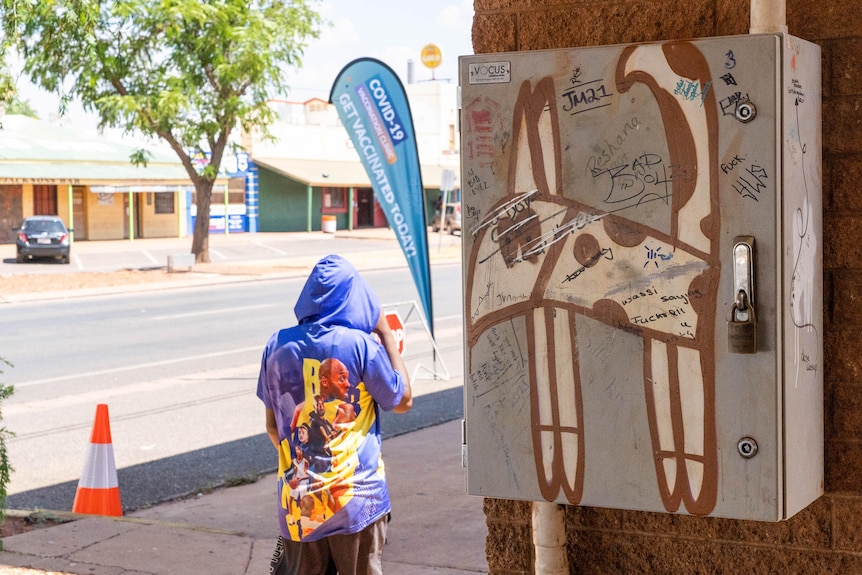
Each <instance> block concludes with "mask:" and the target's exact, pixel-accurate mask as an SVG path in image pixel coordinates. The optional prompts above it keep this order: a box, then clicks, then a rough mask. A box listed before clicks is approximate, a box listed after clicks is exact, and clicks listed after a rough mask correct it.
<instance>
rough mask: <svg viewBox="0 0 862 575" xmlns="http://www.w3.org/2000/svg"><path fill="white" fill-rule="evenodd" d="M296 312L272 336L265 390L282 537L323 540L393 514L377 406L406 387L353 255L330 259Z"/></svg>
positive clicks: (263, 373)
mask: <svg viewBox="0 0 862 575" xmlns="http://www.w3.org/2000/svg"><path fill="white" fill-rule="evenodd" d="M294 311H295V312H296V316H297V319H299V321H300V324H299V325H298V326H296V327H292V328H288V329H283V330H280V331H278V332H276V333H275V334H274V335H273V336H272V337H271V338H270V340H269V342H268V343H267V346H266V348H265V350H264V353H263V358H262V360H261V370H260V376H259V378H258V388H257V395H258V397H260V398H261V400H262V401H263V403H264V405H265V406H266V407H267V408H269V409H272V410H273V413H274V414H275V419H276V423H277V425H278V432H279V450H278V451H279V464H278V493H279V501H278V503H279V528H280V531H281V534H282V536H283V537H285V538H287V539H291V540H293V541H314V540H317V539H320V538H322V537H327V536H329V535H335V534H346V533H355V532H357V531H360V530H362V529H364V528H365V527H367V526H368V525H370V524H371V523H373V522H375V521H376V520H378V519H379V518H380V517H382V516H383V515H385V514H386V513H388V512H389V509H390V505H389V493H388V490H387V487H386V478H385V475H384V469H383V460H382V458H381V455H380V443H381V440H380V427H379V421H378V413H377V410H378V407H380V408H382V409H386V410H389V409H392V408H393V407H395V406H396V405H397V404H398V402H399V401H400V400H401V396H402V395H403V393H404V384H403V381H402V379H401V376H400V374H398V373H397V372H396V371H394V370H393V369H392V365H391V363H390V362H389V357H388V356H387V354H386V351H385V350H384V349H383V347H382V346H381V345H380V343H379V342H378V341H377V340H376V339H375V338H374V337H373V336H372V335H370V333H371V331H372V330H373V328H374V326H375V324H376V321H377V318H379V316H380V304H379V302H378V301H377V298H376V296H374V294H373V292H371V290H370V289H369V288H368V286H367V284H365V282H364V280H362V278H361V277H359V275H358V274H357V273H356V271H355V270H354V269H353V267H352V266H350V264H349V263H347V262H346V260H343V259H342V258H340V257H338V256H329V257H328V258H324V259H323V260H321V262H319V263H318V265H317V266H316V267H315V270H314V271H313V272H312V274H311V276H310V277H309V280H308V282H306V286H305V288H304V289H303V292H302V294H301V295H300V297H299V300H298V302H297V304H296V307H295V310H294Z"/></svg>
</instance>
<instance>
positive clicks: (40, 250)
mask: <svg viewBox="0 0 862 575" xmlns="http://www.w3.org/2000/svg"><path fill="white" fill-rule="evenodd" d="M12 229H13V230H15V231H16V232H18V235H17V237H16V238H15V246H16V247H17V248H18V252H17V255H16V258H15V260H16V261H17V262H18V263H19V264H20V263H23V262H25V261H27V260H31V259H34V258H59V260H60V261H61V262H63V263H64V264H67V263H69V252H70V251H71V242H70V238H69V232H71V230H67V229H66V225H65V224H64V223H63V220H61V219H60V218H58V217H57V216H31V217H29V218H25V219H24V223H22V224H21V227H20V228H12Z"/></svg>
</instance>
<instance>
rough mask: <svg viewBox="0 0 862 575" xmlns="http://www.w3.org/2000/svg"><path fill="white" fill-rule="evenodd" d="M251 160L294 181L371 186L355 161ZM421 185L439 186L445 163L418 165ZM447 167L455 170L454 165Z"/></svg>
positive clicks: (338, 185)
mask: <svg viewBox="0 0 862 575" xmlns="http://www.w3.org/2000/svg"><path fill="white" fill-rule="evenodd" d="M254 163H255V164H257V165H258V166H262V167H264V168H267V169H269V170H272V171H273V172H276V173H278V174H281V175H282V176H286V177H288V178H290V179H292V180H295V181H297V182H301V183H303V184H306V185H309V186H313V187H334V188H370V187H371V180H369V179H368V175H367V174H366V173H365V167H364V166H363V165H362V163H361V162H360V161H359V160H357V161H355V162H336V161H330V160H295V159H287V158H258V157H255V158H254ZM420 169H421V170H422V186H423V187H424V188H426V189H437V190H439V189H440V182H441V180H442V174H443V170H444V169H445V167H443V166H426V165H421V166H420ZM449 169H453V170H455V172H456V173H457V172H458V168H457V167H450V168H449Z"/></svg>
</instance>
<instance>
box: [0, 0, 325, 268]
mask: <svg viewBox="0 0 862 575" xmlns="http://www.w3.org/2000/svg"><path fill="white" fill-rule="evenodd" d="M314 2H315V0H269V1H266V0H0V5H2V13H0V17H2V19H3V24H2V25H3V26H4V32H5V37H6V39H7V41H11V43H12V45H13V46H14V48H15V49H16V50H17V51H18V53H19V54H20V56H21V57H22V59H23V62H24V73H25V74H27V75H28V76H29V78H30V79H31V81H33V82H34V83H35V84H37V85H39V86H41V87H42V88H44V89H46V90H48V91H49V92H54V93H56V94H58V95H59V96H60V97H61V102H63V103H64V104H65V103H68V102H70V101H72V100H73V99H74V100H78V101H80V102H81V104H82V105H83V107H84V109H85V110H88V111H94V112H96V114H97V115H98V117H99V127H100V128H105V127H111V128H120V129H123V130H124V131H125V132H126V133H142V134H144V135H146V136H150V137H156V138H161V139H162V140H164V141H165V142H167V143H168V144H169V145H170V147H171V148H172V149H173V150H174V152H176V154H177V156H178V157H179V159H180V161H181V162H182V164H183V166H184V167H185V169H186V172H187V173H188V175H189V178H190V179H191V181H192V183H193V184H194V187H195V202H196V204H197V217H196V221H195V229H194V237H193V240H192V250H191V251H192V253H194V254H195V259H196V261H198V262H208V261H209V221H210V204H211V200H212V190H213V185H214V183H215V181H216V179H217V176H218V172H219V169H220V167H221V163H222V159H223V157H224V154H225V152H226V151H227V152H228V153H229V152H230V151H232V148H231V147H232V146H234V145H235V144H234V143H233V141H234V140H233V139H232V138H231V134H232V133H233V132H234V130H236V129H237V128H239V127H241V128H242V129H243V130H245V131H247V132H251V131H253V130H255V129H258V130H261V131H262V132H263V133H266V127H267V125H268V124H269V123H270V122H271V121H272V120H273V112H272V111H271V109H270V108H269V107H268V106H267V104H266V102H267V100H268V99H269V98H270V97H272V96H275V95H285V94H286V93H287V87H286V86H285V82H284V73H285V72H286V70H287V69H288V68H290V67H300V66H301V65H302V60H301V58H302V56H303V54H304V50H305V48H306V46H307V42H308V41H309V39H313V38H317V37H319V34H320V27H321V26H322V25H323V20H322V19H321V17H320V15H319V14H318V13H317V12H316V11H315V10H314V9H313V6H312V4H313V3H314ZM201 153H203V154H206V156H208V158H209V163H208V165H206V166H205V167H202V168H201V167H197V166H196V164H195V163H194V162H193V158H194V157H196V156H199V155H200V154H201ZM148 158H149V154H148V152H146V151H145V150H143V149H138V150H136V152H135V153H134V154H133V155H132V158H131V161H132V163H134V164H136V165H146V162H147V160H148Z"/></svg>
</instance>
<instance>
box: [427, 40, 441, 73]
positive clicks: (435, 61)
mask: <svg viewBox="0 0 862 575" xmlns="http://www.w3.org/2000/svg"><path fill="white" fill-rule="evenodd" d="M442 61H443V52H441V51H440V48H439V47H438V46H437V44H426V45H425V47H424V48H422V63H423V64H425V67H426V68H431V69H434V68H436V67H437V66H439V65H440V62H442Z"/></svg>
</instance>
